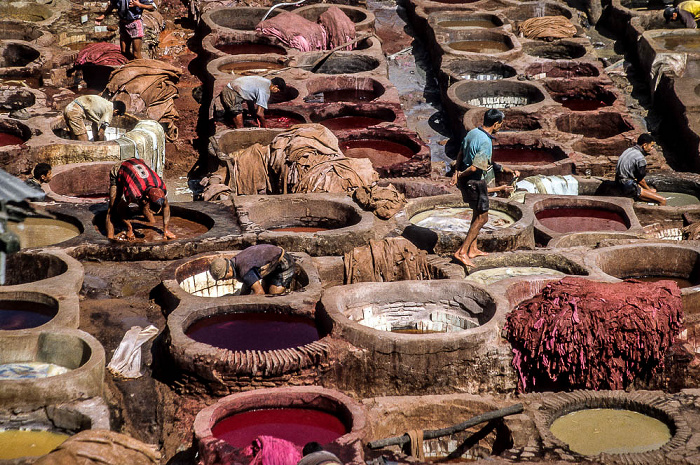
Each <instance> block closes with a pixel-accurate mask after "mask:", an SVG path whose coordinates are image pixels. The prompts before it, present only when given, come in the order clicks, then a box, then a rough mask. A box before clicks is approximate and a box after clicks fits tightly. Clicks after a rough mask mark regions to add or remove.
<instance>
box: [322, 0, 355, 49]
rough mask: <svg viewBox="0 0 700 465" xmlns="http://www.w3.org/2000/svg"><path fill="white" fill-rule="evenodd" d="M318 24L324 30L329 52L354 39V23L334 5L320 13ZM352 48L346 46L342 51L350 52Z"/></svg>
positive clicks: (351, 46)
mask: <svg viewBox="0 0 700 465" xmlns="http://www.w3.org/2000/svg"><path fill="white" fill-rule="evenodd" d="M318 22H319V23H320V24H321V26H323V28H324V29H325V30H326V36H327V38H328V49H329V50H330V49H333V48H335V47H337V46H339V45H343V44H346V43H348V42H351V41H352V40H353V39H355V23H353V22H352V19H350V18H348V15H346V14H345V13H343V10H341V9H340V8H338V7H337V6H335V5H333V6H331V7H330V8H328V9H327V10H326V11H324V12H323V13H321V16H320V17H319V18H318ZM354 47H355V46H354V45H348V46H346V47H343V48H342V50H352V49H353V48H354Z"/></svg>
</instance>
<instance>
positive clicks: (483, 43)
mask: <svg viewBox="0 0 700 465" xmlns="http://www.w3.org/2000/svg"><path fill="white" fill-rule="evenodd" d="M448 46H449V47H450V48H451V49H453V50H458V51H460V52H471V53H503V52H507V51H508V50H510V49H511V48H512V47H511V46H510V45H508V44H506V43H504V42H496V41H494V40H464V41H460V42H452V43H450V44H448Z"/></svg>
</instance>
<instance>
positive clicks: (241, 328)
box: [186, 313, 319, 351]
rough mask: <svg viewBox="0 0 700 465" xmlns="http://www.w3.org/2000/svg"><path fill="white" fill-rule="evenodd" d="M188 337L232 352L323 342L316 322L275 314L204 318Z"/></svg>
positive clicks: (238, 314) (229, 315)
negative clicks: (319, 340) (320, 339)
mask: <svg viewBox="0 0 700 465" xmlns="http://www.w3.org/2000/svg"><path fill="white" fill-rule="evenodd" d="M186 334H187V336H189V337H191V338H192V339H194V340H195V341H197V342H201V343H204V344H209V345H210V346H214V347H219V348H221V349H228V350H232V351H245V350H261V351H265V350H279V349H289V348H292V347H299V346H303V345H306V344H310V343H311V342H314V341H317V340H318V338H319V335H318V329H316V325H315V324H314V322H313V320H310V319H308V318H304V317H300V316H292V315H279V314H274V313H229V314H227V315H215V316H211V317H207V318H202V319H201V320H198V321H196V322H195V323H194V324H193V325H192V326H190V327H189V328H188V329H187V331H186Z"/></svg>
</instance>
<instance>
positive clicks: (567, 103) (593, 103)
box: [554, 97, 609, 111]
mask: <svg viewBox="0 0 700 465" xmlns="http://www.w3.org/2000/svg"><path fill="white" fill-rule="evenodd" d="M554 101H556V102H559V103H561V104H562V105H563V106H564V107H566V108H568V109H569V110H572V111H592V110H597V109H598V108H601V107H607V106H609V105H608V104H607V103H606V102H604V101H602V100H599V99H586V98H575V97H574V98H571V97H560V98H555V99H554Z"/></svg>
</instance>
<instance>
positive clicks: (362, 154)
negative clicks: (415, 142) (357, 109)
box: [340, 139, 415, 167]
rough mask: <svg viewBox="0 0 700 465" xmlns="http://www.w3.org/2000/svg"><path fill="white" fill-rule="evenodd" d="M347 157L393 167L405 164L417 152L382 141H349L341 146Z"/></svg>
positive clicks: (374, 164) (378, 165)
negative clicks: (365, 159)
mask: <svg viewBox="0 0 700 465" xmlns="http://www.w3.org/2000/svg"><path fill="white" fill-rule="evenodd" d="M340 149H341V150H342V151H343V153H344V154H345V156H346V157H352V158H369V159H370V160H371V161H372V166H376V167H381V166H391V165H396V164H398V163H405V162H406V161H408V160H409V159H410V158H411V157H413V155H414V154H415V152H414V151H413V150H411V148H409V147H406V146H405V145H402V144H398V143H396V142H391V141H388V140H381V139H357V140H348V141H345V142H342V143H341V144H340Z"/></svg>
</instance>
